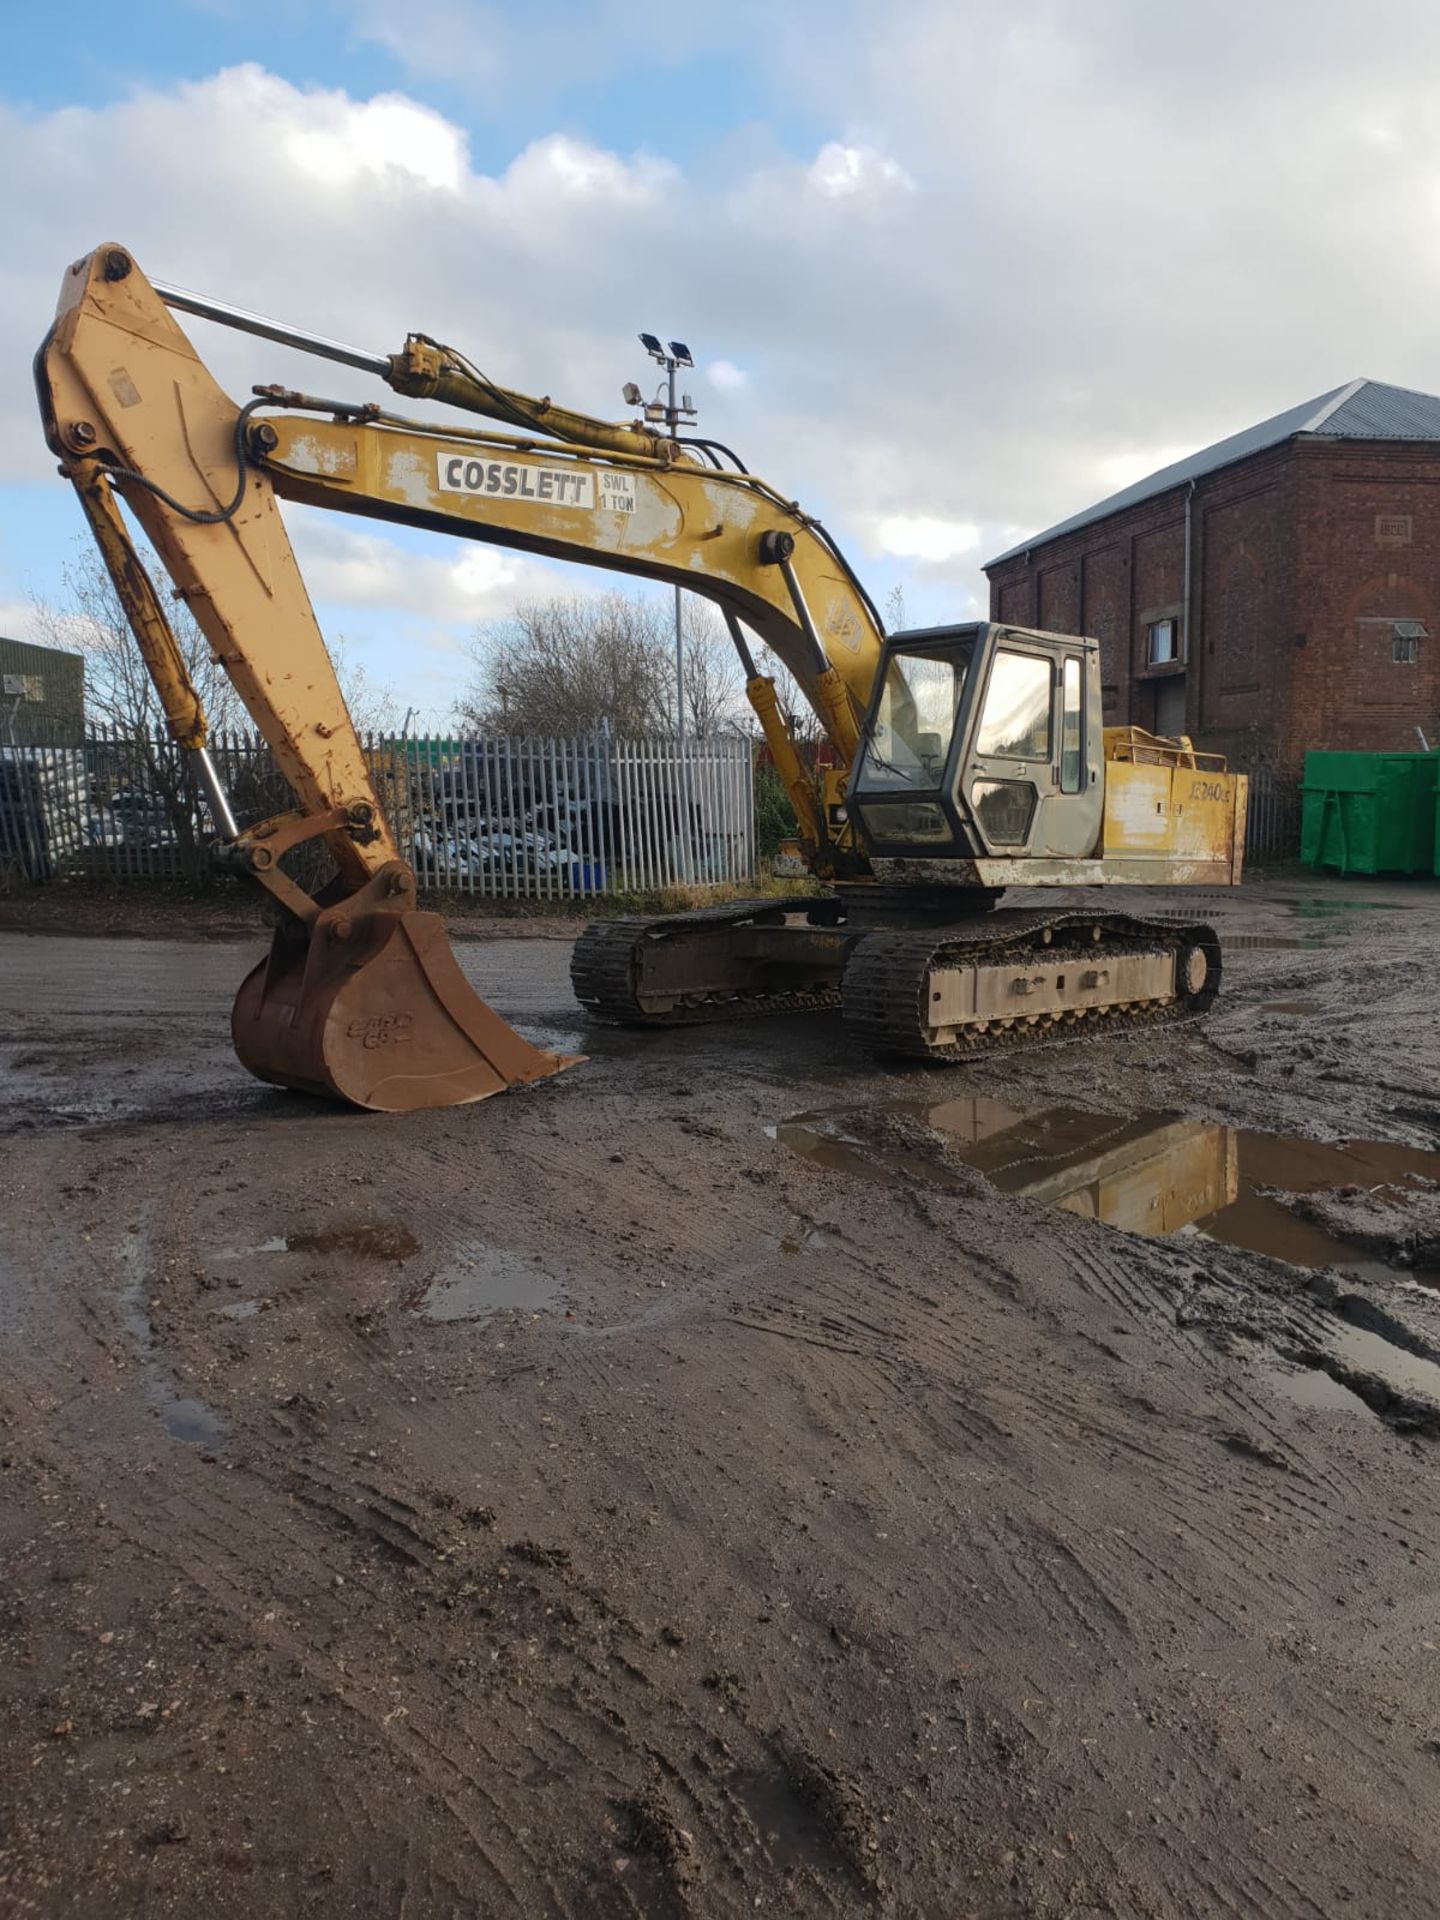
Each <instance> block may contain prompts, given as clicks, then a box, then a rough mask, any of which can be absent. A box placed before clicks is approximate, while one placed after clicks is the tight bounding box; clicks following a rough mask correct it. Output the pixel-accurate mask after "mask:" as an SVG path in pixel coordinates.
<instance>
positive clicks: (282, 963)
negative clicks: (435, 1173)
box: [35, 246, 570, 1110]
mask: <svg viewBox="0 0 1440 1920" xmlns="http://www.w3.org/2000/svg"><path fill="white" fill-rule="evenodd" d="M35 373H36V386H37V392H38V397H39V400H40V407H41V413H42V416H43V418H44V422H45V430H46V437H47V440H48V441H49V444H50V446H51V448H52V450H53V451H54V452H55V454H56V455H57V456H58V457H59V459H60V462H61V471H62V473H63V474H65V476H66V477H67V478H69V479H70V480H71V481H72V483H73V484H74V486H75V489H76V492H77V494H78V495H79V498H80V501H81V504H82V506H83V508H84V510H85V513H86V517H87V519H88V520H89V522H90V525H91V528H92V531H93V532H94V534H95V536H96V540H97V544H98V546H99V549H100V553H101V556H102V558H103V560H104V562H105V565H106V567H107V569H108V570H109V572H110V575H111V577H112V579H113V580H114V581H115V585H116V589H117V592H118V594H119V596H120V599H121V601H122V604H123V605H124V607H125V609H126V613H127V616H128V617H129V620H130V623H131V626H132V628H133V629H134V632H135V636H136V641H137V645H138V646H139V649H140V651H141V654H142V656H143V658H144V660H145V664H146V666H147V668H148V670H149V672H150V674H151V677H152V679H153V680H154V682H155V685H156V688H157V691H158V692H159V695H160V699H161V703H162V707H163V710H164V713H165V716H166V722H167V725H168V727H169V729H170V731H171V734H172V736H173V737H174V739H175V740H176V742H177V744H178V745H180V746H181V747H183V748H185V749H187V750H189V751H191V752H196V753H202V754H203V753H204V749H205V745H206V731H207V729H206V718H205V715H204V713H203V712H202V710H201V706H200V702H199V699H198V697H197V695H196V693H195V689H194V687H193V685H192V684H191V682H190V679H189V676H188V674H187V673H186V671H185V667H184V661H183V656H182V654H181V651H180V649H179V647H178V645H177V643H176V641H175V636H174V633H173V631H172V630H171V628H170V625H169V622H168V620H167V619H166V616H165V613H164V609H163V606H162V604H161V601H160V597H159V595H158V593H157V592H156V590H155V588H154V586H153V584H152V583H151V581H150V579H149V577H148V575H147V573H146V571H145V568H144V566H143V564H142V562H141V561H140V558H139V556H138V554H137V553H136V552H135V549H134V547H133V545H132V544H131V542H130V538H129V535H128V533H127V531H126V528H125V523H124V521H123V519H122V518H121V515H120V512H119V509H118V506H117V496H118V498H119V499H120V500H123V501H124V503H125V505H126V507H128V508H129V510H130V511H131V512H132V513H133V514H134V516H135V518H136V519H137V520H138V521H139V523H140V525H141V527H142V528H143V530H144V532H145V534H146V536H147V538H148V540H149V541H150V544H151V546H152V547H153V548H154V550H155V552H156V554H157V555H158V556H159V558H160V561H161V563H162V565H163V566H164V568H165V570H166V572H167V573H168V574H169V576H170V579H171V581H172V582H173V585H174V590H175V592H176V594H177V596H178V597H180V598H182V599H184V600H185V602H186V604H187V605H188V607H189V609H190V611H191V612H192V613H193V615H194V617H195V619H196V621H197V622H198V624H199V626H200V628H201V630H202V631H203V633H204V634H205V637H206V639H207V640H208V641H209V643H210V645H211V647H212V649H213V650H214V653H215V656H216V658H217V660H218V661H219V662H220V664H221V666H222V667H223V668H224V670H225V672H226V674H227V675H228V676H229V678H230V680H231V681H232V682H233V684H234V686H235V688H236V691H237V693H238V694H239V696H240V698H241V700H242V701H243V703H244V705H245V707H246V710H247V711H248V713H249V714H250V716H251V718H252V720H253V721H254V723H255V725H256V726H257V728H258V729H259V731H260V732H261V734H262V735H263V736H264V738H265V740H266V742H267V744H268V746H269V748H270V751H271V754H272V756H273V758H274V761H275V764H276V766H277V768H278V769H279V771H280V773H281V774H282V775H283V776H284V778H285V780H286V782H287V784H288V785H289V787H290V789H291V791H292V793H293V794H294V797H295V801H296V807H295V810H294V811H293V812H290V813H284V814H280V815H277V816H276V817H274V818H273V819H270V820H265V821H261V822H260V823H258V824H256V825H252V826H249V827H247V828H246V829H245V830H244V831H241V832H237V831H234V820H233V816H232V815H231V812H230V808H229V803H228V800H227V799H226V797H225V795H224V793H223V790H222V789H221V787H220V782H219V780H218V778H217V777H216V773H215V769H214V767H213V764H211V762H210V761H209V758H208V756H206V758H205V759H204V761H203V763H202V767H201V773H202V778H203V779H204V782H205V785H206V788H207V792H208V793H209V795H210V798H211V802H212V810H213V811H214V813H215V815H216V819H217V823H218V824H219V826H220V828H221V831H222V833H224V834H225V835H226V844H225V845H224V846H223V847H222V849H221V851H222V853H223V854H224V855H225V857H226V859H227V861H228V863H229V864H230V865H232V866H234V867H235V868H237V869H238V870H240V871H242V872H244V873H246V874H248V875H249V876H250V877H251V878H252V879H254V880H255V881H257V882H258V883H259V884H260V885H261V886H262V887H264V888H265V889H266V890H267V891H268V892H269V893H270V894H271V896H272V897H273V898H274V899H275V900H276V901H277V903H278V904H279V907H280V909H281V923H280V926H279V928H278V930H277V932H276V935H275V939H274V942H273V944H272V948H271V952H270V955H269V958H268V959H267V960H266V961H265V962H263V963H262V964H261V966H259V967H257V968H256V969H255V971H254V972H253V973H252V974H251V975H250V977H249V978H248V979H247V980H246V981H245V983H244V985H243V986H242V987H241V990H240V993H239V996H238V998H237V1000H236V1004H235V1013H234V1019H233V1032H234V1038H235V1045H236V1050H237V1052H238V1053H239V1055H240V1057H241V1059H242V1061H244V1063H245V1065H246V1066H248V1067H249V1068H250V1069H251V1071H252V1072H254V1073H256V1074H257V1075H258V1076H259V1077H260V1078H262V1079H266V1080H271V1081H275V1082H277V1083H279V1084H283V1085H288V1086H295V1087H300V1088H304V1089H306V1090H308V1091H312V1092H317V1093H324V1094H330V1095H332V1096H338V1097H340V1098H343V1099H347V1100H350V1101H352V1102H353V1103H355V1104H357V1105H360V1106H367V1107H373V1108H379V1109H385V1110H396V1109H409V1108H415V1107H426V1106H448V1105H454V1104H459V1103H461V1102H465V1101H470V1100H477V1099H483V1098H484V1097H485V1096H486V1095H488V1094H490V1093H495V1092H498V1091H500V1090H501V1089H502V1088H503V1087H507V1086H511V1085H514V1084H516V1083H517V1082H521V1081H528V1080H535V1079H539V1078H543V1077H544V1076H545V1075H548V1074H551V1073H555V1072H558V1071H559V1070H560V1069H561V1068H562V1067H564V1066H566V1065H569V1064H570V1062H569V1061H568V1060H567V1059H566V1058H564V1057H562V1056H560V1055H556V1054H553V1053H546V1052H542V1051H540V1050H539V1049H537V1048H534V1047H532V1046H530V1045H529V1043H528V1042H527V1041H525V1040H523V1039H521V1037H520V1036H519V1035H518V1034H516V1033H514V1032H513V1031H512V1030H511V1029H510V1028H509V1027H508V1026H507V1025H506V1024H505V1022H504V1021H503V1020H501V1019H500V1018H499V1016H498V1015H497V1014H495V1013H494V1012H493V1011H492V1010H491V1009H490V1008H488V1007H486V1006H485V1004H484V1002H483V1001H481V1000H480V999H479V998H478V997H477V996H476V995H475V993H474V992H473V990H472V989H471V988H470V986H469V985H468V983H467V982H466V980H465V978H464V976H463V974H462V973H461V971H460V968H459V966H458V964H457V963H456V961H455V958H454V955H453V954H452V953H451V951H450V948H449V945H448V943H447V942H446V940H445V937H444V934H443V932H442V930H441V927H440V922H439V919H438V917H437V916H436V915H434V914H429V913H421V912H418V911H417V910H416V907H415V878H414V874H413V872H412V870H411V869H410V867H409V866H408V864H407V863H406V862H405V861H404V860H402V859H401V858H400V857H399V855H398V852H397V849H396V846H395V843H394V840H393V838H392V836H391V832H390V828H389V826H388V825H387V823H386V821H385V818H384V814H383V811H382V809H381V807H380V804H379V801H378V798H377V795H376V792H375V788H374V784H373V782H372V779H371V775H370V769H369V766H368V764H367V762H366V758H365V755H364V752H363V751H362V748H361V745H360V741H359V739H358V737H357V735H356V733H355V729H354V727H353V726H352V724H351V722H350V716H349V714H348V712H347V711H346V707H345V702H344V698H343V696H342V694H341V691H340V687H339V683H338V682H337V680H336V678H335V672H334V668H333V666H332V664H331V661H330V658H329V655H328V653H327V652H326V649H325V644H324V641H323V639H322V638H321V635H320V630H319V628H318V626H317V624H316V621H315V616H314V613H313V610H312V609H311V606H310V601H309V596H308V595H307V593H306V591H305V587H304V583H303V581H302V580H301V577H300V572H299V569H298V567H297V565H296V562H295V556H294V553H293V551H292V549H291V546H290V542H289V539H288V537H287V535H286V532H285V528H284V525H283V523H282V521H281V519H280V515H279V512H278V510H277V508H276V505H275V497H274V488H273V487H272V485H271V483H270V481H269V479H268V478H267V477H266V475H265V474H264V473H263V472H262V471H260V470H259V469H258V468H257V467H256V466H255V465H254V461H253V453H254V443H252V437H251V436H252V432H253V434H254V435H255V436H258V442H259V443H260V444H263V442H264V439H265V433H266V429H265V428H264V426H263V424H262V425H261V426H257V427H255V428H254V429H253V430H252V428H251V426H250V416H251V415H252V414H253V412H254V410H255V409H254V405H253V404H252V405H250V406H247V407H245V408H243V409H237V407H236V406H235V404H234V402H233V401H232V400H230V398H229V397H228V396H227V395H226V394H225V393H224V392H223V391H222V390H221V389H220V388H219V387H218V386H217V385H216V383H215V381H214V380H213V379H212V377H211V376H210V374H209V373H208V371H207V370H206V369H205V367H204V366H203V365H202V364H201V362H200V360H199V359H198V357H197V355H196V353H195V350H194V348H193V347H192V346H191V344H190V342H189V341H188V340H187V339H186V337H185V335H184V334H183V333H182V332H181V330H180V328H179V326H178V325H177V324H176V322H175V321H174V320H173V319H172V318H171V316H170V314H169V312H168V311H167V310H166V307H165V305H164V303H163V302H162V301H161V299H160V298H159V296H158V295H157V294H156V292H155V290H154V289H153V288H152V287H151V285H150V283H149V282H148V281H147V280H146V278H145V276H144V275H143V274H142V273H141V272H140V270H139V269H138V267H136V266H135V264H134V262H133V260H132V259H131V257H130V255H129V254H128V253H127V252H126V250H125V249H124V248H121V247H116V246H106V247H100V248H98V249H97V250H96V251H95V252H94V253H92V254H90V255H88V256H87V257H86V258H85V259H83V260H81V261H79V262H77V263H76V265H75V266H73V267H72V268H71V269H70V270H69V272H68V274H67V275H66V278H65V281H64V284H63V286H62V290H61V296H60V302H59V306H58V309H57V312H56V318H55V323H54V325H53V327H52V328H51V331H50V333H49V335H48V336H47V338H46V340H45V342H44V344H43V346H42V347H41V350H40V352H39V354H38V355H37V356H36V367H35ZM315 839H321V840H323V842H324V844H325V846H326V848H327V849H328V850H329V852H330V854H331V856H332V858H333V860H334V864H335V867H336V869H337V873H336V878H335V880H334V881H333V882H332V883H331V885H330V886H329V887H327V888H326V889H325V890H324V891H323V892H321V893H320V894H318V895H315V896H312V895H311V894H309V893H307V892H306V891H305V890H304V889H303V888H302V887H300V886H299V885H298V884H297V882H296V881H294V880H293V879H291V878H290V877H289V876H288V875H287V874H286V873H284V872H283V871H282V870H281V866H280V861H281V859H282V858H283V856H284V855H285V854H286V853H288V852H290V851H291V850H293V849H294V848H296V847H298V846H300V845H302V844H304V843H305V842H307V841H311V840H315Z"/></svg>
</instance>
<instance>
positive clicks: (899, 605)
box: [885, 583, 910, 633]
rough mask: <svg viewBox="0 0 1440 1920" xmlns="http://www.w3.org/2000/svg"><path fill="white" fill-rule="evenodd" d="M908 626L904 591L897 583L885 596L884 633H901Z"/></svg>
mask: <svg viewBox="0 0 1440 1920" xmlns="http://www.w3.org/2000/svg"><path fill="white" fill-rule="evenodd" d="M909 624H910V622H909V619H908V617H907V615H906V610H905V589H904V587H902V586H900V585H899V584H898V583H897V584H896V585H895V586H893V587H891V589H890V591H889V592H888V593H887V594H886V596H885V631H886V632H887V633H903V632H904V631H905V629H906V627H907V626H908V625H909Z"/></svg>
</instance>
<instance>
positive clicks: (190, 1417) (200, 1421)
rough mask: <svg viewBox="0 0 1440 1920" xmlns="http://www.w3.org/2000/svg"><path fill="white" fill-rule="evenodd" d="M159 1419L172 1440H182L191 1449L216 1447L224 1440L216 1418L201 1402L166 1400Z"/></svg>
mask: <svg viewBox="0 0 1440 1920" xmlns="http://www.w3.org/2000/svg"><path fill="white" fill-rule="evenodd" d="M160 1418H161V1420H162V1422H163V1423H164V1427H165V1431H166V1432H167V1433H168V1434H169V1435H170V1438H171V1439H172V1440H183V1441H185V1442H186V1444H187V1445H189V1446H192V1447H213V1446H218V1445H219V1443H220V1442H221V1441H222V1440H223V1439H224V1438H225V1429H224V1427H223V1426H222V1425H221V1424H220V1420H219V1418H218V1416H217V1415H216V1414H214V1413H212V1412H211V1410H210V1409H209V1407H207V1406H206V1405H205V1402H204V1401H203V1400H167V1401H166V1402H165V1403H164V1404H163V1405H162V1406H161V1408H160Z"/></svg>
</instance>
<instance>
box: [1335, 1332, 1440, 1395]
mask: <svg viewBox="0 0 1440 1920" xmlns="http://www.w3.org/2000/svg"><path fill="white" fill-rule="evenodd" d="M1398 1331H1399V1330H1398V1329H1397V1332H1398ZM1401 1337H1403V1334H1402V1336H1401ZM1327 1344H1328V1345H1329V1348H1330V1351H1331V1352H1332V1353H1334V1354H1335V1355H1337V1356H1338V1357H1339V1358H1340V1359H1341V1360H1343V1361H1344V1362H1345V1364H1346V1365H1347V1366H1349V1367H1353V1368H1354V1369H1355V1371H1356V1372H1357V1373H1373V1374H1377V1375H1378V1376H1379V1378H1380V1379H1382V1380H1383V1381H1384V1382H1385V1383H1386V1385H1387V1386H1391V1387H1395V1388H1396V1389H1398V1391H1399V1392H1401V1393H1403V1394H1409V1395H1416V1394H1418V1395H1419V1396H1420V1397H1421V1398H1422V1399H1425V1400H1433V1401H1435V1402H1436V1403H1437V1404H1440V1366H1437V1365H1436V1363H1435V1362H1434V1361H1433V1360H1431V1359H1427V1358H1426V1357H1425V1356H1424V1355H1423V1354H1419V1353H1411V1352H1410V1351H1409V1350H1408V1349H1407V1348H1406V1347H1404V1346H1402V1345H1400V1344H1399V1341H1398V1340H1397V1339H1387V1337H1386V1336H1385V1335H1384V1334H1383V1333H1372V1332H1371V1331H1370V1330H1369V1329H1368V1328H1366V1327H1350V1326H1347V1327H1345V1328H1343V1329H1342V1330H1341V1331H1340V1332H1339V1333H1337V1334H1335V1335H1334V1336H1333V1337H1332V1338H1331V1339H1330V1340H1329V1342H1328V1343H1327ZM1416 1344H1417V1345H1419V1344H1421V1343H1420V1342H1417V1343H1416Z"/></svg>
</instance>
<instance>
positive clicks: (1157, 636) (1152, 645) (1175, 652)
mask: <svg viewBox="0 0 1440 1920" xmlns="http://www.w3.org/2000/svg"><path fill="white" fill-rule="evenodd" d="M1145 639H1146V654H1145V657H1146V660H1147V661H1148V663H1149V664H1150V665H1151V666H1152V667H1166V666H1169V665H1170V664H1171V663H1172V662H1173V661H1175V660H1178V659H1179V658H1180V622H1179V621H1178V620H1152V621H1151V622H1150V624H1149V626H1148V627H1147V628H1146V629H1145Z"/></svg>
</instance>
